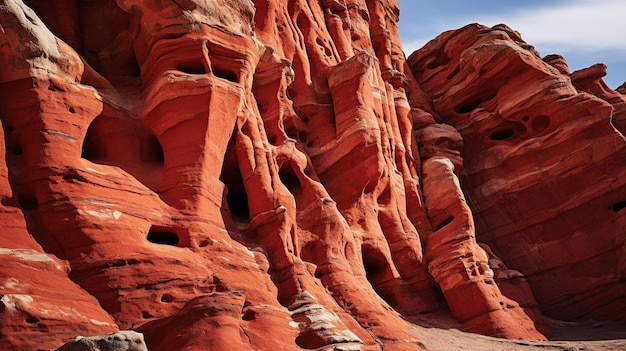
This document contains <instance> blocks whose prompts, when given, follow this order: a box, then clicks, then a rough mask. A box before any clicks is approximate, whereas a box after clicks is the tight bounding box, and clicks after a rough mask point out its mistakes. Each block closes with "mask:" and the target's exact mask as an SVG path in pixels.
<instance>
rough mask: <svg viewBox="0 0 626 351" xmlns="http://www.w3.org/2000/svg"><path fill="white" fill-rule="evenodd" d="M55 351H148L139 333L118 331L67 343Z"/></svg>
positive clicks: (80, 338) (79, 338) (78, 338)
mask: <svg viewBox="0 0 626 351" xmlns="http://www.w3.org/2000/svg"><path fill="white" fill-rule="evenodd" d="M56 351H148V348H147V347H146V343H145V341H144V339H143V335H141V333H137V332H134V331H119V332H114V333H109V334H104V335H98V336H92V337H82V336H79V337H77V338H76V339H74V340H71V341H68V342H67V343H65V344H64V345H63V346H61V347H59V348H58V349H56Z"/></svg>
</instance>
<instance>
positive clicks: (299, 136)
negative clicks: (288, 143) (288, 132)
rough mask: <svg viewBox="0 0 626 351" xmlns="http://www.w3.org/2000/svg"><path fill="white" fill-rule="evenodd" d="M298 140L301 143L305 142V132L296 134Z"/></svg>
mask: <svg viewBox="0 0 626 351" xmlns="http://www.w3.org/2000/svg"><path fill="white" fill-rule="evenodd" d="M298 140H300V142H301V143H304V142H306V133H305V132H300V133H298Z"/></svg>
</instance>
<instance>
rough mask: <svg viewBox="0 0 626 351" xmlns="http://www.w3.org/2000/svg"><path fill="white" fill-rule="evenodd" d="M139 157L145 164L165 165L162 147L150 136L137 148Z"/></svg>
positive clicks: (157, 140)
mask: <svg viewBox="0 0 626 351" xmlns="http://www.w3.org/2000/svg"><path fill="white" fill-rule="evenodd" d="M139 152H140V157H141V160H142V161H143V162H147V163H158V164H163V163H165V155H164V153H163V147H162V146H161V143H160V142H159V139H157V138H156V137H155V136H154V135H150V136H148V137H147V138H145V139H143V140H142V141H141V144H140V146H139Z"/></svg>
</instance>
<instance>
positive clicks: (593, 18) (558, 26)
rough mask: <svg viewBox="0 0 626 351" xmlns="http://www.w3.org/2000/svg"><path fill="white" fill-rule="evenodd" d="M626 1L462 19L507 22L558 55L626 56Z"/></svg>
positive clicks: (598, 0) (580, 1)
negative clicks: (613, 54) (592, 53)
mask: <svg viewBox="0 0 626 351" xmlns="http://www.w3.org/2000/svg"><path fill="white" fill-rule="evenodd" d="M624 14H626V1H623V0H576V1H569V2H566V3H561V4H558V5H552V6H539V7H534V8H528V9H524V10H520V11H518V12H516V13H503V14H498V15H488V16H478V17H464V18H460V19H459V20H460V22H461V24H460V25H463V24H465V23H468V22H479V23H483V24H486V25H494V24H498V23H506V24H507V25H508V26H509V27H511V28H513V29H515V30H517V31H519V32H520V33H521V34H522V37H523V38H524V40H525V41H526V42H528V43H529V44H531V45H534V46H536V47H538V48H541V47H549V48H550V49H551V50H552V51H554V52H574V51H579V52H597V51H609V52H613V53H623V54H626V35H624V34H623V30H622V27H623V25H624V18H625V17H624V16H625V15H624Z"/></svg>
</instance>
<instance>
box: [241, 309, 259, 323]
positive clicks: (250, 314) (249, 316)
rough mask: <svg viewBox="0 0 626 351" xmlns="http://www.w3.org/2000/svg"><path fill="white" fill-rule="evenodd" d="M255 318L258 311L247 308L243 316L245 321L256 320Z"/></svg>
mask: <svg viewBox="0 0 626 351" xmlns="http://www.w3.org/2000/svg"><path fill="white" fill-rule="evenodd" d="M255 318H256V312H254V311H252V310H247V311H246V312H244V314H243V316H241V319H243V320H244V321H251V320H254V319H255Z"/></svg>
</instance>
